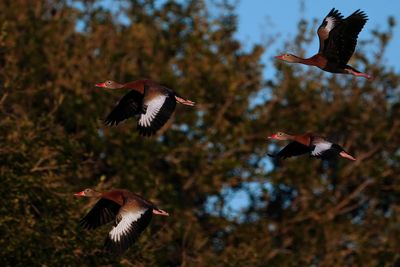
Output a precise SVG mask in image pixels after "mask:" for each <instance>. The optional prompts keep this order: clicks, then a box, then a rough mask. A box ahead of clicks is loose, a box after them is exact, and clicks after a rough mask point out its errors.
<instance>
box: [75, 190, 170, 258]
mask: <svg viewBox="0 0 400 267" xmlns="http://www.w3.org/2000/svg"><path fill="white" fill-rule="evenodd" d="M75 196H79V197H93V198H100V199H99V201H97V203H96V204H95V205H94V206H93V208H92V209H91V210H90V211H89V213H88V214H86V216H85V217H83V219H82V220H81V221H80V225H81V226H82V227H83V228H85V229H88V230H91V229H95V228H97V227H99V226H101V225H103V224H106V223H109V222H111V221H114V226H113V227H112V229H111V231H110V232H109V233H108V236H107V238H106V241H105V244H104V246H105V248H106V250H107V251H109V252H111V253H114V254H122V253H123V252H124V251H125V250H127V249H128V248H129V246H131V245H132V244H133V243H135V241H136V240H137V239H138V237H139V236H140V234H141V233H142V232H143V231H144V229H145V228H146V227H147V226H148V225H149V223H150V220H151V217H152V215H153V214H156V215H162V216H169V214H168V213H167V212H165V211H163V210H161V209H159V208H157V207H156V206H155V205H154V204H153V203H151V202H149V201H147V200H145V199H144V198H142V197H141V196H139V195H137V194H134V193H132V192H129V191H128V190H124V189H114V190H110V191H108V192H103V193H102V192H98V191H96V190H93V189H90V188H88V189H85V190H83V191H81V192H78V193H76V194H75Z"/></svg>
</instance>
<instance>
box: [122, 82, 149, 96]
mask: <svg viewBox="0 0 400 267" xmlns="http://www.w3.org/2000/svg"><path fill="white" fill-rule="evenodd" d="M146 82H147V80H144V79H143V80H137V81H134V82H130V83H126V84H124V85H122V88H124V89H130V90H135V91H138V92H139V93H142V94H143V93H144V84H145V83H146Z"/></svg>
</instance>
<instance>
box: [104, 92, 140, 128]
mask: <svg viewBox="0 0 400 267" xmlns="http://www.w3.org/2000/svg"><path fill="white" fill-rule="evenodd" d="M142 103H143V94H141V93H139V92H138V91H135V90H131V91H130V92H129V93H127V94H126V95H125V96H124V97H122V98H121V100H120V101H119V102H118V104H117V106H116V107H115V108H114V109H113V110H112V111H111V112H110V114H108V116H107V118H106V119H105V120H104V123H105V124H106V125H108V126H113V125H118V123H120V122H121V121H124V120H126V119H128V118H131V117H134V116H135V115H137V114H140V113H141V111H142V105H143V104H142Z"/></svg>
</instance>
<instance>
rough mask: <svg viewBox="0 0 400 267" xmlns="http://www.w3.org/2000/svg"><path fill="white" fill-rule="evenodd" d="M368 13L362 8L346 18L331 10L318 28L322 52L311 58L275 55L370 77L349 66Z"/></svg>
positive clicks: (295, 61)
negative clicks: (348, 63)
mask: <svg viewBox="0 0 400 267" xmlns="http://www.w3.org/2000/svg"><path fill="white" fill-rule="evenodd" d="M367 20H368V17H367V15H366V14H365V13H364V12H363V11H360V10H357V11H355V12H354V13H353V14H351V15H350V16H348V17H347V18H345V19H343V16H342V14H340V12H339V11H338V10H336V9H334V8H333V9H332V10H331V11H330V12H329V14H328V15H327V16H326V17H325V19H324V20H323V21H322V24H321V25H320V26H319V28H318V32H317V33H318V37H319V51H318V54H316V55H314V56H312V57H310V58H300V57H298V56H295V55H292V54H283V55H280V56H277V57H276V58H278V59H281V60H283V61H287V62H291V63H301V64H305V65H312V66H316V67H318V68H320V69H322V70H325V71H328V72H332V73H345V74H351V75H354V76H361V77H364V78H367V79H370V78H371V76H370V75H368V74H366V73H362V72H360V71H358V70H356V69H355V68H353V67H351V66H349V65H347V62H349V60H350V58H351V56H352V55H353V53H354V50H355V48H356V45H357V37H358V34H359V33H360V32H361V30H362V28H363V27H364V25H365V23H366V22H367Z"/></svg>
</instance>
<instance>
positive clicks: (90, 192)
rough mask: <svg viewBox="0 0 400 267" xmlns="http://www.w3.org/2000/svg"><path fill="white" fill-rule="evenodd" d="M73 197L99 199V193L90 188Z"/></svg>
mask: <svg viewBox="0 0 400 267" xmlns="http://www.w3.org/2000/svg"><path fill="white" fill-rule="evenodd" d="M74 195H75V196H78V197H99V196H100V195H101V193H100V192H97V191H96V190H93V189H91V188H86V189H85V190H83V191H81V192H78V193H75V194H74Z"/></svg>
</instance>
